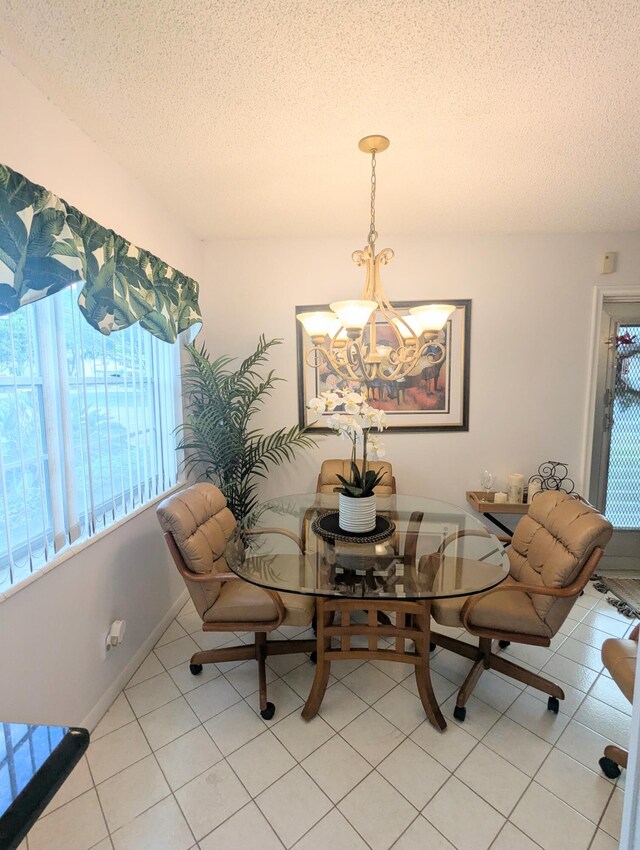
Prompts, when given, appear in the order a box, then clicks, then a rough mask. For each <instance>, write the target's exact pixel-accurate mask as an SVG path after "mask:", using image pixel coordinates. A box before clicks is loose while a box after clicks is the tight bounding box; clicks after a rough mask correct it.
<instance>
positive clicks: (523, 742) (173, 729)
mask: <svg viewBox="0 0 640 850" xmlns="http://www.w3.org/2000/svg"><path fill="white" fill-rule="evenodd" d="M631 627H632V624H631V623H630V622H629V620H627V619H625V618H623V617H621V616H620V615H619V614H618V613H617V612H616V611H615V609H614V608H612V607H611V606H610V605H608V604H607V603H606V601H605V598H604V597H603V596H601V595H600V594H599V593H597V592H596V591H595V590H593V589H592V588H589V590H588V592H587V593H586V594H585V595H584V596H583V597H581V598H580V599H579V600H578V602H577V603H576V605H575V607H574V608H573V611H572V616H571V619H569V620H567V622H566V623H565V625H564V626H563V628H562V632H561V634H559V635H558V636H557V637H556V638H555V639H554V641H553V645H552V647H551V649H549V650H547V649H542V648H531V647H523V646H515V645H512V646H511V647H510V648H509V649H508V650H507V651H506V652H507V654H508V655H512V656H513V657H514V658H516V659H518V660H519V661H521V662H523V663H525V664H526V665H529V666H530V667H531V668H533V669H536V670H537V669H543V670H545V671H547V672H549V674H551V675H552V676H554V677H555V678H556V679H557V680H559V681H561V682H562V683H563V687H565V691H566V695H567V699H566V700H565V702H564V703H563V704H562V705H561V711H560V713H559V714H558V715H557V716H556V715H553V714H552V713H550V712H548V711H547V709H546V705H545V703H546V699H545V697H544V696H543V695H542V694H539V693H537V692H536V691H533V690H531V689H530V688H521V687H520V685H518V684H514V683H513V682H512V681H510V680H507V679H505V678H503V677H502V676H500V675H499V674H495V673H493V672H489V673H485V675H484V676H483V677H482V679H481V681H480V684H479V686H478V688H477V690H476V694H475V696H474V697H473V698H472V699H471V700H470V702H469V705H468V715H467V719H466V721H465V722H464V723H463V724H460V723H458V722H456V721H455V720H453V717H452V712H453V706H454V704H455V696H454V695H455V692H456V688H457V686H458V685H459V683H460V682H461V681H462V679H463V677H464V675H465V672H466V670H467V669H468V665H469V662H467V661H466V660H463V659H461V658H459V657H457V656H454V655H452V654H450V653H448V652H446V651H444V650H440V651H437V652H436V653H434V655H433V656H432V669H433V679H434V686H435V689H436V693H437V696H438V699H439V701H440V703H441V704H442V706H443V711H444V713H445V715H446V716H447V718H448V722H449V727H448V729H447V731H446V732H445V733H444V734H441V733H439V732H436V731H435V730H434V729H433V728H432V727H431V726H430V725H429V723H428V722H427V721H425V719H424V713H423V711H422V707H421V705H420V702H419V700H418V698H417V695H416V694H417V691H416V687H415V683H414V679H413V676H412V674H411V670H410V669H409V667H405V666H403V665H393V664H385V663H378V664H374V663H364V664H361V663H360V662H342V663H340V664H334V665H333V670H332V673H333V675H332V677H331V680H330V683H329V689H328V691H327V694H326V698H325V701H324V703H323V706H322V709H321V711H320V714H319V716H318V717H316V718H315V719H314V720H313V721H312V722H311V723H308V724H307V723H305V722H304V721H303V720H302V719H301V717H300V708H301V706H302V704H303V701H304V698H305V697H306V694H307V692H308V689H309V686H310V683H311V679H312V677H313V670H314V668H313V665H312V664H311V662H310V661H309V660H308V658H307V656H305V655H294V656H280V657H275V658H273V659H270V660H269V662H268V663H269V670H270V673H269V678H270V684H269V698H270V699H271V700H272V701H273V702H274V703H276V706H277V711H276V715H275V717H274V718H273V720H272V721H270V722H268V723H266V722H265V721H263V720H262V719H261V717H260V716H259V714H258V699H257V693H256V685H257V671H256V665H255V663H254V662H242V663H238V664H231V663H228V664H220V665H217V666H214V665H211V666H210V667H208V668H205V670H204V671H203V673H202V674H201V675H200V676H198V677H193V676H191V674H190V673H189V669H188V659H189V657H190V655H191V653H192V652H194V651H195V650H196V647H197V646H201V647H203V648H204V647H209V646H212V645H214V644H215V643H216V642H218V643H219V642H220V640H221V638H220V636H217V637H216V636H206V635H203V634H202V632H201V631H200V622H199V619H198V617H197V615H195V612H194V611H193V608H192V606H191V603H188V604H187V605H186V606H185V607H184V609H183V610H182V612H181V613H180V615H179V616H178V618H177V619H176V620H175V621H174V622H173V623H172V625H171V626H170V627H169V629H167V631H166V632H165V634H164V635H163V637H162V638H161V640H160V641H159V642H158V645H157V646H156V647H155V649H154V651H153V652H152V653H151V654H150V655H149V657H148V658H147V659H146V660H145V662H144V663H143V664H142V665H141V667H140V668H139V670H138V671H137V673H136V674H135V676H134V677H133V678H132V679H131V681H130V682H129V684H128V686H127V687H126V688H125V690H124V691H123V692H122V693H121V694H120V695H119V696H118V698H117V699H116V701H115V702H114V703H113V705H112V706H111V708H110V710H109V711H108V713H107V714H106V715H105V717H104V718H103V719H102V721H101V722H100V724H99V725H98V727H97V728H96V729H95V731H94V733H93V735H92V743H91V745H90V747H89V750H88V753H87V756H86V757H85V758H83V759H82V761H81V762H80V764H79V766H78V767H77V768H76V770H75V771H74V773H73V774H72V776H71V777H70V779H69V780H68V782H67V783H66V784H65V785H64V786H63V788H62V789H61V791H60V792H59V793H58V795H57V797H56V798H55V799H54V800H53V802H52V803H51V804H50V806H49V808H48V810H47V811H46V812H45V814H44V815H43V816H42V817H41V818H40V820H39V821H38V823H37V824H36V825H35V827H34V828H33V830H32V831H31V833H30V835H29V838H28V850H90V848H93V850H198V848H199V850H226V848H229V850H282V848H283V847H285V848H295V850H326V848H331V850H360V848H362V849H363V850H366V848H372V850H388V848H391V847H393V848H394V850H423V848H425V847H429V848H430V850H452V848H456V850H487V848H491V850H534V848H544V850H559V848H561V850H613V848H616V847H617V846H618V841H617V838H618V835H619V829H620V820H621V812H622V800H623V790H622V789H623V786H624V773H623V776H622V777H621V779H620V780H618V782H617V783H616V782H612V781H610V780H608V779H606V778H604V776H603V775H602V774H601V773H600V771H599V768H598V759H599V757H600V756H601V754H602V750H603V747H604V746H605V744H606V743H608V742H609V741H611V740H614V741H616V742H617V743H619V744H621V745H623V746H625V745H626V744H627V742H628V735H629V722H630V707H629V705H628V704H627V702H626V701H625V700H624V698H623V697H622V696H621V695H620V693H619V692H618V691H617V689H616V687H615V685H614V684H613V682H612V681H611V679H610V678H609V677H608V676H607V674H606V673H604V672H603V671H602V668H601V664H600V653H599V647H600V644H601V642H602V640H604V639H605V638H607V637H608V636H610V635H616V636H622V635H624V634H626V633H627V632H628V631H629V630H630V628H631ZM284 631H286V632H287V634H286V635H285V636H286V637H295V636H296V630H295V629H286V630H284ZM298 632H299V630H298ZM239 638H240V639H241V640H245V641H250V640H251V636H250V635H246V634H244V635H240V636H239ZM21 850H26V847H24V848H22V849H21Z"/></svg>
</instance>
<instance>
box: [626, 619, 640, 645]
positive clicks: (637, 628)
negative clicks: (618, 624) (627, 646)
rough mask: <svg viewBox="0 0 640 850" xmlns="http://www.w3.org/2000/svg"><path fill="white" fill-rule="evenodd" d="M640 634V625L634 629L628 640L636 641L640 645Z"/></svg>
mask: <svg viewBox="0 0 640 850" xmlns="http://www.w3.org/2000/svg"><path fill="white" fill-rule="evenodd" d="M638 632H640V623H638V625H637V626H636V627H635V628H634V630H633V631H632V632H631V634H630V635H629V637H628V638H627V640H635V642H636V643H638Z"/></svg>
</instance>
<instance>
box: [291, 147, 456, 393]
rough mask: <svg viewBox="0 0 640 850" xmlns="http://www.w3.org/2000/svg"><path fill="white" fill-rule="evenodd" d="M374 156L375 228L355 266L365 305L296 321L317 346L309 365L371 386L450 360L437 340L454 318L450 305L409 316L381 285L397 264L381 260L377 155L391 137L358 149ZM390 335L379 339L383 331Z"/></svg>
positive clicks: (389, 254)
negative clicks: (385, 270)
mask: <svg viewBox="0 0 640 850" xmlns="http://www.w3.org/2000/svg"><path fill="white" fill-rule="evenodd" d="M358 147H359V148H360V150H361V151H363V152H364V153H367V154H370V155H371V223H370V227H369V234H368V236H367V244H366V246H365V247H364V248H363V249H362V250H361V251H354V252H353V254H352V259H353V261H354V263H355V264H356V265H357V266H359V267H360V268H362V269H364V271H365V283H364V290H363V293H362V298H361V299H360V300H350V301H336V302H334V303H333V304H331V305H330V307H331V310H318V311H309V312H306V313H299V314H298V316H297V318H298V320H299V321H300V323H301V324H302V326H303V327H304V329H305V331H306V333H307V334H308V335H309V337H310V338H311V340H312V342H313V348H311V349H310V350H309V352H308V354H307V363H308V365H309V366H312V367H313V368H315V369H319V368H320V367H322V366H325V367H326V368H329V369H330V370H331V371H332V372H334V373H335V374H336V375H338V376H339V377H340V378H342V379H344V380H347V381H357V382H364V383H365V384H371V383H373V382H374V381H380V380H382V381H397V380H398V379H400V378H404V377H406V376H407V375H410V374H416V373H417V372H418V371H419V370H420V368H421V365H422V364H424V365H425V366H426V365H431V366H433V365H437V364H439V363H442V361H443V360H444V358H445V354H446V350H445V347H444V346H443V345H442V343H441V342H440V341H439V339H438V335H439V333H440V331H441V330H442V329H443V328H444V326H445V324H446V323H447V320H448V318H449V316H450V315H451V314H452V313H453V312H454V310H455V309H456V307H455V306H453V305H451V304H422V305H420V306H417V307H412V308H411V309H410V310H409V312H408V313H406V312H405V313H399V312H398V311H397V310H396V309H395V308H394V307H392V306H391V303H390V302H389V299H388V298H387V296H386V295H385V292H384V289H383V288H382V282H381V280H380V268H381V267H382V266H386V265H387V264H388V263H390V262H391V260H393V256H394V254H393V251H392V250H391V248H383V249H382V250H381V251H380V252H379V253H377V254H376V240H377V238H378V234H377V231H376V153H380V152H381V151H384V150H386V149H387V148H388V147H389V139H387V138H386V136H379V135H376V136H365V138H364V139H361V140H360V142H359V143H358ZM381 326H383V327H388V328H389V329H390V330H388V331H386V330H385V332H384V334H380V336H381V339H382V340H383V341H381V342H380V343H378V341H377V337H378V334H379V333H380V328H381Z"/></svg>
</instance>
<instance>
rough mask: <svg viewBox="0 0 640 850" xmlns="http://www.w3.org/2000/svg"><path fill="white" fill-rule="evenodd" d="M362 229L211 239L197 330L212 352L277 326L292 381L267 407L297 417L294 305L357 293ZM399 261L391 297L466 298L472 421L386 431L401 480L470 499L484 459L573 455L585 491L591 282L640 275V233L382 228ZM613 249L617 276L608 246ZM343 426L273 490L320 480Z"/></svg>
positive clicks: (502, 467) (280, 418) (240, 351)
mask: <svg viewBox="0 0 640 850" xmlns="http://www.w3.org/2000/svg"><path fill="white" fill-rule="evenodd" d="M362 243H363V240H362V238H361V237H358V236H357V235H354V236H352V237H350V238H344V239H335V240H279V241H278V240H270V241H251V240H247V241H237V242H220V243H211V244H209V245H208V246H207V253H206V277H207V280H208V281H209V282H210V285H209V286H208V287H207V288H206V289H205V291H204V292H203V299H202V309H203V315H204V318H205V331H204V332H203V336H204V338H205V339H206V341H207V344H208V346H209V348H210V350H211V351H212V353H214V354H220V353H225V354H232V355H239V356H244V355H246V354H247V353H248V352H249V351H250V350H252V348H253V347H254V345H255V342H256V341H257V337H258V334H259V333H260V332H264V333H265V334H266V335H267V336H268V337H283V338H284V340H285V343H284V345H282V346H281V347H280V348H278V349H276V350H275V353H274V354H273V356H272V358H271V360H272V365H273V366H275V367H276V368H277V370H278V373H279V374H280V375H281V376H282V377H284V378H286V379H287V383H286V384H281V385H280V386H279V388H278V389H277V391H276V393H275V394H274V397H273V400H272V402H269V404H268V406H267V410H266V414H265V416H264V418H263V422H264V423H265V425H267V426H269V427H276V426H279V425H284V424H291V423H293V422H294V421H296V419H297V387H296V347H295V319H294V307H295V305H305V304H321V303H329V302H330V301H333V300H339V299H342V298H357V297H359V296H360V291H361V287H362V284H363V274H362V271H361V270H360V269H358V268H356V266H355V265H354V264H353V263H352V262H351V252H352V251H353V250H354V249H355V248H358V247H361V245H362ZM385 246H391V247H393V248H394V250H395V252H396V257H395V259H394V261H393V262H392V263H391V265H390V266H388V267H387V268H386V269H383V271H382V274H383V283H384V285H385V288H386V291H387V294H388V295H389V296H390V298H391V300H394V299H395V300H417V299H421V298H424V299H432V298H435V299H439V300H444V301H446V300H447V299H450V298H471V299H472V302H473V303H472V324H471V375H470V377H471V392H470V425H469V431H468V432H466V433H464V432H454V433H440V434H438V433H418V434H402V433H394V434H386V435H385V437H384V441H385V444H386V448H387V458H386V459H388V460H390V461H391V462H392V463H393V466H394V471H395V475H396V478H397V481H398V489H399V490H400V491H401V492H404V493H409V494H421V495H422V494H424V495H432V496H437V497H440V498H442V499H444V500H446V501H450V502H453V503H458V504H462V505H464V504H465V490H467V489H480V483H479V473H480V470H482V469H485V468H488V469H490V470H492V471H494V472H496V473H497V474H498V476H499V484H500V485H502V486H503V487H504V486H505V483H506V481H505V478H506V475H507V474H508V473H509V472H511V471H521V472H523V473H524V474H525V475H526V476H529V475H531V474H533V473H534V472H535V471H536V470H537V467H538V465H539V464H540V463H541V462H542V461H544V460H548V459H553V460H561V461H566V462H567V463H568V465H569V470H570V473H572V474H573V475H574V477H575V480H576V486H577V488H578V489H582V488H583V485H584V482H583V481H582V480H581V470H582V451H583V442H584V438H583V424H584V413H585V404H586V393H587V383H588V377H587V375H588V368H589V341H590V322H591V304H592V297H593V288H594V286H595V285H610V286H616V287H622V286H632V285H639V284H640V233H618V234H562V235H544V234H543V235H504V236H490V235H489V236H487V235H485V236H433V237H424V238H419V237H414V238H408V237H404V238H394V237H391V238H382V239H381V241H380V242H379V247H380V248H381V247H385ZM607 250H611V251H618V270H617V272H616V273H615V274H610V275H601V274H599V268H600V262H601V255H602V254H603V253H604V252H605V251H607ZM345 449H346V445H345V444H344V443H342V442H341V441H340V440H338V439H337V438H336V437H333V436H332V437H325V438H322V439H321V445H320V447H319V448H318V449H317V450H316V451H314V452H310V453H307V454H306V455H303V456H301V457H300V459H299V460H298V461H297V462H296V463H295V464H294V465H292V466H288V467H286V468H284V469H278V470H276V472H275V473H274V474H273V476H272V477H271V478H270V480H269V481H268V482H267V484H266V487H265V491H264V492H265V493H267V494H277V493H283V492H302V491H308V490H309V489H313V488H314V486H315V477H316V475H317V471H318V467H319V464H320V460H321V459H322V458H325V457H336V456H337V457H344V456H346V451H345Z"/></svg>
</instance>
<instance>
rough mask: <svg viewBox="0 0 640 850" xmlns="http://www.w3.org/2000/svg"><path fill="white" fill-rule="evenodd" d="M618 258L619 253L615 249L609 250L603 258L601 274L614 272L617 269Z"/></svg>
mask: <svg viewBox="0 0 640 850" xmlns="http://www.w3.org/2000/svg"><path fill="white" fill-rule="evenodd" d="M617 259H618V255H617V254H616V252H615V251H607V253H606V254H605V255H604V256H603V258H602V271H601V274H613V272H614V271H615V270H616V260H617Z"/></svg>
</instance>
